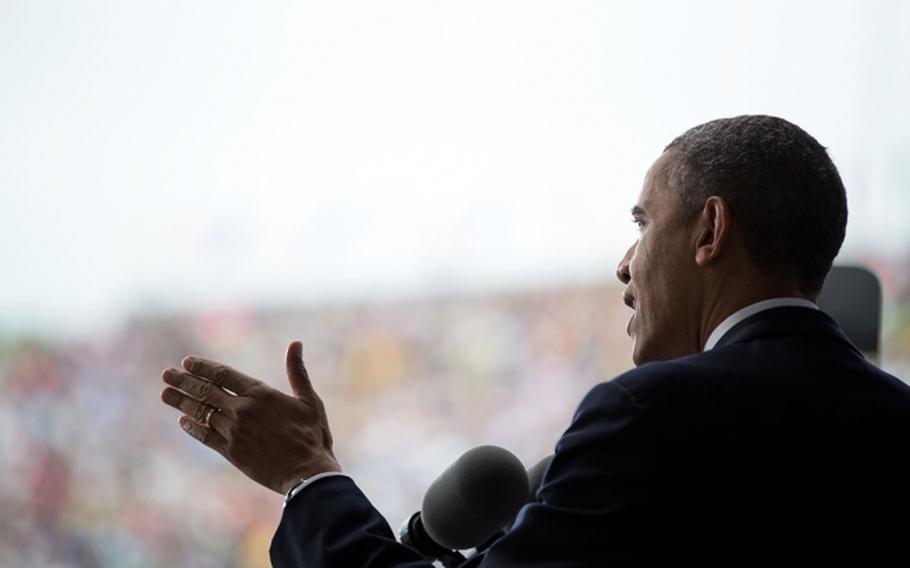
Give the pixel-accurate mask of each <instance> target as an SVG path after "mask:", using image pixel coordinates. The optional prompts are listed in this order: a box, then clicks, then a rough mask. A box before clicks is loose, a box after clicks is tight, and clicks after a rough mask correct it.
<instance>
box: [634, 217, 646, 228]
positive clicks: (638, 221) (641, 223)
mask: <svg viewBox="0 0 910 568" xmlns="http://www.w3.org/2000/svg"><path fill="white" fill-rule="evenodd" d="M632 222H633V223H635V224H636V225H638V228H639V229H641V228H644V226H645V220H644V219H642V218H641V217H636V218H634V219H632Z"/></svg>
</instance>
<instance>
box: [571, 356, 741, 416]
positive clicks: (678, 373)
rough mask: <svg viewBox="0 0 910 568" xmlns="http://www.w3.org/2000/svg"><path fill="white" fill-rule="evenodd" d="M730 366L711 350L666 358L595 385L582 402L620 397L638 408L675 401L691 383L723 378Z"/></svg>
mask: <svg viewBox="0 0 910 568" xmlns="http://www.w3.org/2000/svg"><path fill="white" fill-rule="evenodd" d="M729 372H730V366H729V363H728V362H726V361H720V360H718V358H717V357H716V356H712V355H711V354H710V353H698V354H695V355H690V356H687V357H681V358H678V359H671V360H669V361H655V362H652V363H645V364H643V365H640V366H638V367H636V368H634V369H629V370H628V371H625V372H624V373H621V374H619V375H617V376H616V377H614V378H613V379H610V380H608V381H605V382H602V383H600V384H598V385H596V386H595V387H594V388H592V389H591V391H590V392H589V393H588V395H587V396H586V397H585V400H584V401H583V404H584V403H588V404H593V403H595V402H596V401H597V400H601V399H604V398H605V397H610V396H612V397H616V396H622V397H626V398H628V399H629V400H630V402H631V403H632V404H634V405H635V406H636V407H637V408H638V409H643V408H645V407H647V406H652V405H654V404H656V403H659V402H660V401H676V402H677V403H678V402H679V401H680V399H681V398H684V397H685V396H686V395H687V393H691V392H692V386H693V383H696V382H697V383H699V384H701V385H703V386H704V385H705V384H708V383H711V382H714V381H716V380H722V379H723V377H724V376H725V374H729Z"/></svg>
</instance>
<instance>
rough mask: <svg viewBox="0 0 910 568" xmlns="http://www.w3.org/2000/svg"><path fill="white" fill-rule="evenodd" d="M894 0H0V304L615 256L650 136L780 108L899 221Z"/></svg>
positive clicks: (331, 286) (122, 304) (158, 298)
mask: <svg viewBox="0 0 910 568" xmlns="http://www.w3.org/2000/svg"><path fill="white" fill-rule="evenodd" d="M908 62H910V3H908V2H901V1H898V0H895V1H877V2H868V1H855V2H831V1H806V2H792V1H761V2H758V1H755V2H728V1H719V2H692V1H687V2H569V1H559V2H556V1H552V2H530V1H527V0H516V1H509V2H506V1H502V2H497V1H489V0H484V1H477V2H473V1H463V0H460V1H458V2H446V3H443V2H428V1H424V0H419V1H418V0H415V1H412V2H375V1H374V2H357V3H348V2H265V1H260V2H245V3H240V2H229V1H224V0H219V1H217V2H216V1H187V0H180V1H155V2H129V1H124V0H111V1H107V2H103V1H91V2H90V1H84V0H82V1H76V0H59V1H56V2H50V1H41V0H22V1H11V0H0V80H2V82H0V192H2V193H0V267H2V272H0V330H2V329H7V330H9V329H23V328H27V329H38V330H41V329H44V330H48V329H56V330H64V331H86V330H92V329H97V328H98V327H99V326H103V325H106V324H108V323H109V322H112V321H116V319H117V318H118V317H120V316H122V314H124V313H128V312H129V311H131V310H134V309H137V308H142V307H145V308H146V309H147V308H148V306H170V307H172V308H181V307H201V306H206V305H213V304H215V305H217V304H224V303H232V302H241V303H253V304H259V303H267V304H278V303H296V302H308V303H310V302H316V301H322V300H327V299H345V298H347V299H358V298H365V297H372V296H376V295H390V294H391V295H401V294H410V293H426V292H432V291H438V290H460V289H470V290H477V289H484V288H488V287H503V286H522V285H533V284H535V283H541V282H558V281H568V280H575V279H591V278H611V277H612V276H611V275H612V273H613V270H614V267H615V265H616V262H617V260H618V257H619V255H620V254H621V253H622V251H624V250H625V248H626V247H628V245H629V244H631V242H632V240H633V239H634V236H635V232H634V228H633V226H632V224H631V223H630V222H629V208H630V207H631V205H633V204H634V202H635V199H636V197H637V194H638V191H639V188H640V185H641V180H642V177H643V175H644V172H645V170H646V169H647V167H648V166H649V165H650V163H651V162H652V161H653V160H654V159H655V158H656V157H657V155H658V154H659V153H660V151H661V150H662V148H663V146H664V145H665V144H667V143H668V142H669V141H670V140H671V139H672V138H673V137H674V136H676V135H677V134H680V133H681V132H683V131H684V130H686V129H687V128H689V127H691V126H694V125H695V124H698V123H701V122H704V121H706V120H709V119H712V118H717V117H721V116H731V115H735V114H743V113H768V114H777V115H780V116H783V117H785V118H788V119H790V120H792V121H794V122H796V123H798V124H800V125H801V126H803V127H804V128H806V129H807V130H808V131H809V132H810V133H812V134H813V135H815V136H816V137H817V138H818V139H819V140H820V141H821V142H822V144H824V145H826V146H828V147H829V150H830V152H831V154H832V156H833V157H834V159H835V162H836V163H837V164H838V165H839V167H840V169H841V173H842V176H843V177H844V180H845V182H846V183H847V187H848V195H849V199H850V206H851V218H850V224H849V227H848V235H847V242H846V246H845V250H844V257H845V258H849V257H851V255H852V256H858V255H861V254H865V253H867V252H870V251H872V252H877V253H881V254H890V255H897V254H900V253H906V252H907V250H908V248H910V150H908V149H910V118H908V117H910V112H908V110H910V109H908V106H907V101H908V100H910V63H908Z"/></svg>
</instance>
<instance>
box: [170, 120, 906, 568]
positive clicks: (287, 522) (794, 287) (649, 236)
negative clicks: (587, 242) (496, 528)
mask: <svg viewBox="0 0 910 568" xmlns="http://www.w3.org/2000/svg"><path fill="white" fill-rule="evenodd" d="M632 214H633V219H634V221H635V222H636V223H637V224H638V225H639V227H640V235H639V239H638V240H637V241H636V243H635V244H633V245H632V247H631V248H630V249H629V250H628V252H627V253H626V255H625V257H624V258H623V259H622V261H621V262H620V264H619V267H618V270H617V276H618V278H619V279H620V280H621V281H622V282H623V283H624V284H626V291H625V294H624V299H625V302H626V303H627V304H628V305H629V306H630V307H632V308H633V310H634V314H633V316H632V318H631V319H630V321H629V324H628V332H629V334H630V335H631V337H632V338H633V339H634V341H635V346H634V350H633V360H634V362H635V363H636V365H637V367H636V368H635V369H633V370H631V371H628V372H626V373H624V374H622V375H620V376H619V377H616V378H614V379H613V380H610V381H607V382H605V383H602V384H600V385H598V386H597V387H595V388H594V389H592V390H591V391H590V392H589V393H588V395H587V396H586V397H585V398H584V400H583V401H582V402H581V404H580V406H579V407H578V410H577V411H576V413H575V416H574V417H573V420H572V423H571V425H570V427H569V428H568V430H567V431H566V432H565V434H564V435H563V436H562V437H561V438H560V439H559V441H558V442H557V444H556V452H555V456H554V458H553V461H552V463H551V465H550V466H549V468H548V469H547V471H546V473H545V475H544V477H543V481H542V484H541V487H540V490H539V491H538V493H537V500H536V502H534V503H532V504H530V505H527V506H525V508H524V509H522V511H521V512H520V513H519V516H518V519H517V521H516V523H515V525H514V527H513V528H512V530H511V531H510V532H509V533H508V534H507V535H506V536H505V537H503V538H501V539H500V540H498V541H496V542H495V543H494V544H493V545H492V546H491V547H490V548H489V549H488V550H487V551H486V552H485V553H483V554H481V555H478V556H475V557H474V558H472V559H470V560H469V561H468V563H467V565H468V566H484V567H485V566H491V567H492V566H613V565H639V566H645V565H648V566H649V565H654V564H656V563H658V562H660V563H662V564H674V565H694V564H697V565H718V566H719V565H724V566H728V565H743V564H756V563H764V564H767V563H773V564H789V563H791V562H792V561H794V560H797V561H800V562H801V563H804V564H808V563H811V564H813V565H820V564H825V563H832V562H838V563H842V562H844V561H845V560H847V559H849V560H851V561H855V562H859V563H861V564H862V565H881V564H882V563H883V560H887V561H888V563H889V564H898V565H900V564H906V563H907V558H908V557H910V551H908V550H907V549H908V547H907V546H906V545H905V544H904V539H906V538H907V535H906V531H905V530H904V529H905V528H906V527H907V522H906V521H905V520H904V519H906V518H907V516H908V515H910V466H908V464H907V463H906V462H907V460H905V459H904V452H905V451H906V449H905V448H906V446H907V444H908V442H910V387H907V386H906V385H905V384H904V383H903V382H901V381H900V380H898V379H896V378H895V377H893V376H890V375H888V374H887V373H884V372H883V371H881V370H879V369H877V368H875V367H874V366H873V365H871V364H869V363H868V362H866V360H865V359H864V358H863V357H862V355H861V354H860V353H859V351H858V350H857V349H856V348H855V347H854V346H853V345H852V344H851V342H850V341H849V340H848V339H847V338H846V337H845V336H844V335H843V333H842V332H841V331H840V329H839V328H838V326H837V324H836V323H835V322H834V321H833V320H832V319H831V318H830V317H828V316H827V315H825V314H824V313H822V312H820V311H819V310H818V309H817V307H816V306H815V300H816V298H817V296H818V293H819V291H820V290H821V287H822V284H823V283H824V279H825V276H826V275H827V273H828V272H829V270H830V268H831V263H832V261H833V259H834V257H835V255H836V254H837V252H838V250H839V249H840V245H841V242H842V241H843V238H844V231H845V227H846V217H847V209H846V197H845V193H844V188H843V185H842V183H841V180H840V177H839V175H838V173H837V170H836V168H835V167H834V165H833V164H832V163H831V161H830V159H829V157H828V155H827V153H826V152H825V149H824V148H823V147H822V146H821V145H820V144H819V143H818V142H817V141H816V140H815V139H814V138H812V137H811V136H809V135H808V134H807V133H806V132H804V131H803V130H802V129H800V128H799V127H797V126H795V125H793V124H791V123H789V122H787V121H785V120H782V119H779V118H775V117H769V116H741V117H735V118H730V119H722V120H716V121H712V122H709V123H706V124H703V125H700V126H697V127H695V128H693V129H691V130H689V131H688V132H686V133H685V134H683V135H682V136H680V137H679V138H677V139H676V140H674V141H673V142H672V143H671V144H670V145H669V146H668V147H667V148H666V149H665V151H664V152H663V154H662V155H661V156H660V157H659V158H658V160H657V161H656V162H655V163H654V165H653V166H652V167H651V169H650V170H649V172H648V174H647V176H646V178H645V183H644V186H643V189H642V192H641V195H640V198H639V201H638V204H637V205H636V206H635V207H633V210H632ZM300 350H301V346H300V343H299V342H294V343H292V344H291V345H290V346H289V348H288V354H287V366H288V377H289V381H290V383H291V387H292V390H293V391H294V395H295V396H294V397H289V396H286V395H283V394H282V393H280V392H278V391H275V390H274V389H270V388H269V387H267V386H265V385H264V384H263V383H261V382H259V381H256V380H255V379H252V378H250V377H247V376H245V375H243V374H241V373H238V372H237V371H234V370H232V369H230V368H228V367H225V366H223V365H220V364H217V363H214V362H212V361H208V360H206V359H202V358H199V357H192V358H186V359H184V361H183V367H184V370H177V369H168V370H165V372H164V373H163V376H164V379H165V381H166V382H167V383H168V384H170V385H171V386H172V387H176V388H177V389H180V390H181V391H183V393H181V392H179V391H178V390H175V389H174V388H168V389H165V392H164V393H163V398H164V399H165V402H167V403H168V404H171V405H173V406H175V407H177V408H179V409H180V410H182V411H183V412H184V413H185V414H186V415H187V416H184V417H182V418H181V424H182V425H183V426H184V428H185V429H186V430H187V432H189V433H190V434H191V435H193V436H194V437H196V438H198V439H199V440H200V441H202V442H203V443H205V444H206V445H209V446H210V447H212V448H214V449H215V450H217V451H219V452H221V453H222V454H223V455H225V457H227V458H228V459H229V460H230V461H231V462H232V463H234V464H235V465H236V466H237V467H238V468H240V469H241V470H242V471H244V472H245V473H246V474H247V475H249V476H250V477H251V478H253V479H254V480H256V481H258V482H259V483H262V484H263V485H265V486H266V487H270V488H272V489H274V490H276V491H278V492H279V493H287V494H288V496H289V497H288V501H287V503H286V506H285V511H284V515H283V517H282V520H281V524H280V525H279V527H278V530H277V532H276V534H275V537H274V539H273V541H272V548H271V558H272V562H273V564H274V565H275V566H278V567H291V566H295V567H296V566H308V567H316V566H320V567H329V566H338V567H360V566H428V565H429V564H428V563H427V562H425V561H423V560H422V559H421V557H420V555H419V554H417V553H416V552H415V551H413V550H411V549H409V548H408V547H406V546H403V545H401V544H399V543H397V542H396V541H395V537H394V534H393V533H392V531H391V529H390V528H389V526H388V524H387V523H386V522H385V520H384V519H383V518H382V517H381V516H380V514H379V513H378V512H377V511H376V510H375V509H374V508H373V507H372V505H371V504H370V503H369V501H368V500H367V498H366V497H365V496H364V495H363V494H362V493H361V492H360V490H359V489H358V488H357V486H356V485H355V483H354V481H353V480H351V479H350V478H348V477H346V476H344V475H343V474H340V471H341V468H340V467H339V466H338V464H337V461H336V460H335V458H334V455H333V453H332V438H331V434H330V432H329V427H328V421H327V418H326V416H325V412H324V409H323V407H322V404H321V402H320V400H319V397H318V396H317V395H316V394H315V392H314V391H313V389H312V386H311V385H310V383H309V379H308V377H307V373H306V370H305V368H304V366H303V361H302V359H301V351H300ZM213 385H215V386H220V387H223V388H227V389H229V390H230V391H232V392H233V393H236V395H237V396H231V395H230V394H228V393H225V392H224V391H223V390H221V389H218V388H213Z"/></svg>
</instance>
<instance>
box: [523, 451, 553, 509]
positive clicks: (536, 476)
mask: <svg viewBox="0 0 910 568" xmlns="http://www.w3.org/2000/svg"><path fill="white" fill-rule="evenodd" d="M553 456H554V454H550V455H548V456H547V457H545V458H544V459H542V460H540V461H539V462H537V463H535V464H534V465H532V466H531V467H530V468H528V488H529V489H530V492H529V494H528V503H530V502H532V501H535V500H536V499H537V490H538V489H540V485H541V483H543V474H544V473H546V472H547V468H548V467H550V462H551V461H553Z"/></svg>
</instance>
